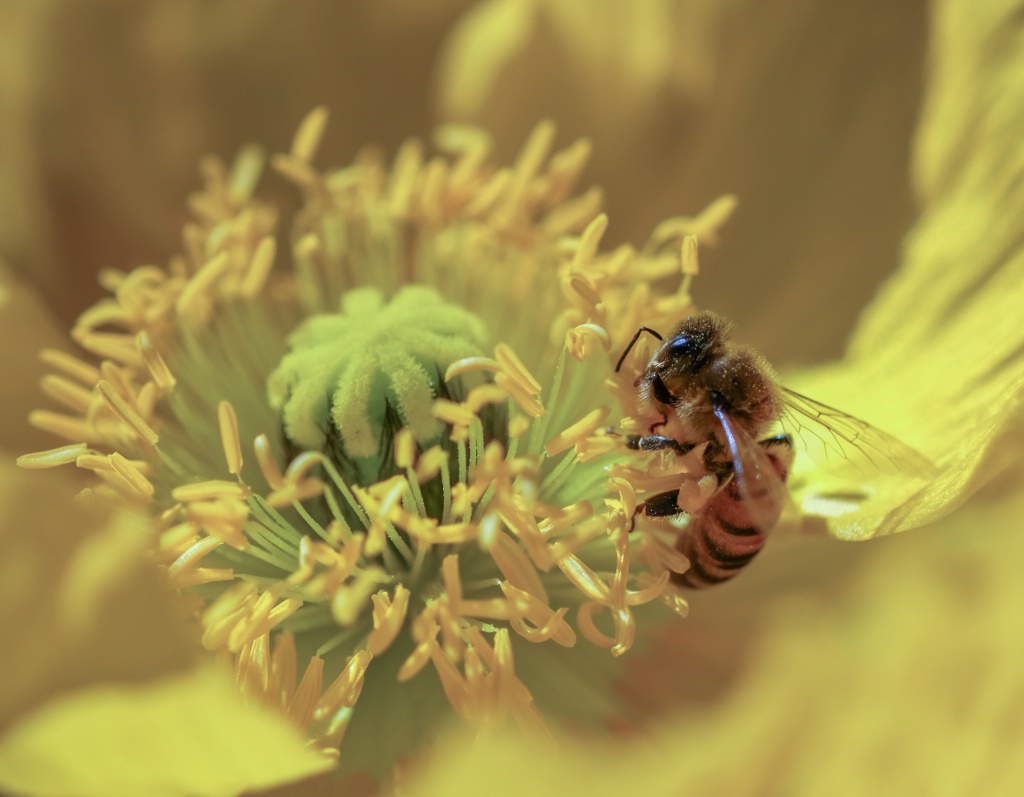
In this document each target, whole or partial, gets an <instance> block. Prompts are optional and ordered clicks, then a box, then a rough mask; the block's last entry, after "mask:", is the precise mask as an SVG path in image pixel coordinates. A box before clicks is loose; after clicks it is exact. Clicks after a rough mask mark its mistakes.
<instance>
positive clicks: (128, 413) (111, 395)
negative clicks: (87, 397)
mask: <svg viewBox="0 0 1024 797" xmlns="http://www.w3.org/2000/svg"><path fill="white" fill-rule="evenodd" d="M96 389H97V390H99V392H100V395H101V396H103V400H104V401H105V402H106V403H107V406H108V407H109V408H110V411H111V412H112V413H114V415H115V416H117V418H118V419H119V420H120V421H121V422H122V423H124V424H125V426H127V427H128V428H129V429H130V430H131V431H132V432H134V433H135V434H136V435H137V436H138V437H140V438H142V439H143V440H145V441H146V442H147V443H149V444H150V445H156V444H157V442H159V440H160V438H159V436H158V435H157V433H156V432H154V431H153V428H152V427H151V426H150V425H149V424H148V423H146V422H145V421H144V420H142V417H141V416H140V415H139V414H138V413H137V412H136V411H135V410H133V409H132V408H131V407H130V406H128V403H127V402H126V401H125V400H124V399H123V398H121V397H120V396H119V395H118V394H117V392H116V391H115V390H114V388H113V387H112V386H111V384H110V383H109V382H107V381H105V380H102V379H101V380H100V381H99V382H97V383H96Z"/></svg>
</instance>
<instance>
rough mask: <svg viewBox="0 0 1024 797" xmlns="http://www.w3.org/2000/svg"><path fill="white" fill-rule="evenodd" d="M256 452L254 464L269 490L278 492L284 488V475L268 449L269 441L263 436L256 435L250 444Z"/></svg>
mask: <svg viewBox="0 0 1024 797" xmlns="http://www.w3.org/2000/svg"><path fill="white" fill-rule="evenodd" d="M252 447H253V451H255V452H256V462H257V464H258V465H259V466H260V473H262V474H263V478H264V479H266V482H267V484H268V485H269V486H270V489H271V490H280V489H281V488H282V487H284V474H282V473H281V467H280V466H279V465H278V464H277V460H276V459H275V458H274V452H273V450H272V449H271V447H270V440H269V439H268V438H267V436H266V435H265V434H261V435H258V436H257V437H256V439H255V440H254V441H253V444H252Z"/></svg>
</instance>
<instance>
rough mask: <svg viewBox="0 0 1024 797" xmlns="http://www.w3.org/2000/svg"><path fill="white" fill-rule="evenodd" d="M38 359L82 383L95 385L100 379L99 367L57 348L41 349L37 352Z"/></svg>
mask: <svg viewBox="0 0 1024 797" xmlns="http://www.w3.org/2000/svg"><path fill="white" fill-rule="evenodd" d="M39 359H40V360H42V361H43V362H44V363H46V364H47V365H49V366H51V367H52V368H56V369H58V370H60V371H63V372H64V373H66V374H67V375H68V376H70V377H72V378H74V379H77V380H78V381H79V382H82V383H83V384H86V385H95V384H96V383H97V382H99V381H100V372H99V369H97V368H96V367H94V366H92V365H89V364H88V363H84V362H82V361H81V360H79V359H78V358H77V357H75V356H73V355H71V354H66V353H65V352H62V351H59V350H57V349H43V350H42V351H40V352H39Z"/></svg>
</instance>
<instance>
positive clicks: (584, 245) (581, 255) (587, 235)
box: [569, 213, 608, 304]
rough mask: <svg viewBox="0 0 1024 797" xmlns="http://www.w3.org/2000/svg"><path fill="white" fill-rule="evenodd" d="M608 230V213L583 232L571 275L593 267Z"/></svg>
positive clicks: (573, 260)
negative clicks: (602, 239) (598, 248)
mask: <svg viewBox="0 0 1024 797" xmlns="http://www.w3.org/2000/svg"><path fill="white" fill-rule="evenodd" d="M607 229H608V214H606V213H602V214H600V215H599V216H597V217H596V218H595V219H594V220H593V221H591V222H590V224H588V225H587V228H586V230H584V231H583V235H582V236H581V237H580V243H579V246H578V247H577V248H576V254H575V255H573V258H572V263H571V264H570V266H569V271H570V273H572V272H580V271H584V270H585V269H587V268H588V267H589V266H590V265H592V263H593V260H594V255H595V254H596V253H597V247H598V246H600V245H601V238H602V237H603V236H604V233H605V230H607ZM596 303H597V302H595V304H596Z"/></svg>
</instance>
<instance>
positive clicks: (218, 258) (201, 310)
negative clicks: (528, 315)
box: [175, 252, 231, 326]
mask: <svg viewBox="0 0 1024 797" xmlns="http://www.w3.org/2000/svg"><path fill="white" fill-rule="evenodd" d="M230 264H231V261H230V256H229V255H228V253H227V252H220V253H218V254H216V255H214V256H213V257H211V258H210V259H209V260H207V261H206V262H205V263H203V265H202V266H201V267H200V269H199V271H197V272H196V273H195V275H193V277H192V279H190V280H189V281H188V282H187V283H186V284H185V287H184V288H183V289H182V291H181V294H180V295H179V296H178V300H177V301H176V302H175V311H176V312H177V314H178V318H180V319H181V320H182V321H184V322H185V323H187V324H189V325H193V326H196V325H199V324H202V323H204V322H205V321H206V319H207V318H208V317H209V315H210V313H211V311H212V310H213V296H212V294H213V292H214V285H215V284H216V282H217V280H219V279H220V278H221V277H222V276H223V275H224V273H225V272H226V271H227V270H228V267H229V266H230Z"/></svg>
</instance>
